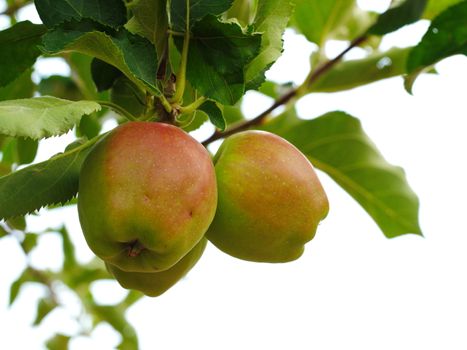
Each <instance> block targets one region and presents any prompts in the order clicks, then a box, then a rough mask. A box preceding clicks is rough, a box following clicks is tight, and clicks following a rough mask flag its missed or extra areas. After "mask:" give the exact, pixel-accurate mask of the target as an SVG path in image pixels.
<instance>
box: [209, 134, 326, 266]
mask: <svg viewBox="0 0 467 350" xmlns="http://www.w3.org/2000/svg"><path fill="white" fill-rule="evenodd" d="M214 163H215V169H216V176H217V189H218V206H217V212H216V216H215V218H214V220H213V222H212V224H211V226H210V228H209V230H208V233H207V237H208V239H209V240H210V241H211V242H212V243H214V245H216V246H217V247H218V248H219V249H221V250H222V251H224V252H226V253H228V254H230V255H232V256H234V257H237V258H240V259H244V260H249V261H257V262H287V261H292V260H295V259H297V258H298V257H300V256H301V255H302V253H303V251H304V245H305V243H307V242H308V241H310V240H311V239H312V238H313V237H314V235H315V232H316V229H317V226H318V224H319V222H320V221H321V220H322V219H323V218H325V217H326V215H327V213H328V210H329V204H328V199H327V197H326V194H325V192H324V190H323V187H322V186H321V183H320V181H319V179H318V177H317V176H316V173H315V171H314V169H313V166H312V165H311V163H310V162H309V161H308V159H307V158H306V157H305V156H304V155H303V154H302V153H301V152H300V151H299V150H298V149H297V148H296V147H295V146H293V145H292V144H291V143H289V142H288V141H286V140H284V139H283V138H281V137H279V136H277V135H274V134H271V133H269V132H264V131H245V132H241V133H238V134H235V135H233V136H230V137H228V138H227V139H226V140H225V141H224V143H223V144H222V145H221V147H220V149H219V151H218V152H217V154H216V156H215V158H214Z"/></svg>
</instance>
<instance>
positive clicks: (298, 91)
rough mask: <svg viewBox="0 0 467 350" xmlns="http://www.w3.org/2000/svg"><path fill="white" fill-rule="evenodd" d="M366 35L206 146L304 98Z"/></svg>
mask: <svg viewBox="0 0 467 350" xmlns="http://www.w3.org/2000/svg"><path fill="white" fill-rule="evenodd" d="M367 38H368V37H367V36H366V35H362V36H359V37H358V38H356V39H354V40H353V41H352V42H351V43H350V45H349V46H348V47H347V48H346V49H345V50H344V51H342V52H341V53H340V54H339V55H337V56H336V57H334V58H333V59H332V60H329V61H327V62H325V63H323V64H322V65H320V66H318V67H317V68H316V70H312V71H311V72H310V74H308V76H307V78H306V79H305V81H304V82H303V84H302V85H300V86H299V87H297V88H295V89H293V90H291V91H289V92H288V93H286V94H285V95H283V96H281V97H279V98H278V99H277V100H276V101H275V102H274V103H273V104H272V105H271V107H269V108H268V109H266V110H265V111H264V112H262V113H261V114H259V115H258V116H256V117H255V118H253V119H251V120H247V121H244V122H241V123H238V124H237V125H234V126H232V127H231V128H230V129H227V130H225V131H223V132H220V131H215V132H214V134H212V135H211V136H210V137H209V138H208V139H206V140H205V141H204V142H203V145H204V146H207V145H209V144H210V143H211V142H214V141H216V140H219V139H221V138H224V137H227V136H230V135H233V134H236V133H238V132H240V131H243V130H246V129H249V128H250V127H252V126H255V125H259V124H261V123H262V122H263V120H264V119H265V118H266V117H267V116H268V115H269V114H270V113H271V112H273V111H274V110H275V109H276V108H278V107H280V106H282V105H285V104H287V103H288V102H289V101H290V100H292V99H293V98H295V97H299V96H302V95H303V94H304V93H305V92H306V91H307V90H309V89H310V87H311V85H313V83H314V82H315V81H316V80H318V78H319V77H321V76H322V75H323V74H324V73H326V72H327V71H328V70H330V69H331V68H332V67H334V66H335V65H336V64H337V63H338V62H339V61H340V60H341V59H342V57H344V55H345V54H346V53H347V52H349V51H350V50H352V49H353V48H354V47H356V46H358V45H360V44H361V43H363V42H364V41H365V40H367Z"/></svg>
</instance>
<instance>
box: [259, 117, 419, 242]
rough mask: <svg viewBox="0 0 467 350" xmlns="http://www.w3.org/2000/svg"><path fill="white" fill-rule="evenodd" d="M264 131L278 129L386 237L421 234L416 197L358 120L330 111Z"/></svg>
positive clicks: (398, 169) (402, 176) (294, 119)
mask: <svg viewBox="0 0 467 350" xmlns="http://www.w3.org/2000/svg"><path fill="white" fill-rule="evenodd" d="M267 129H268V130H269V131H273V132H274V131H275V130H274V129H279V130H278V134H279V135H280V136H282V137H284V138H286V139H287V140H289V141H290V142H291V143H292V144H294V145H295V146H296V147H297V148H298V149H300V150H301V151H302V152H303V153H304V154H305V155H306V156H307V157H308V159H309V160H310V161H311V163H312V164H313V165H314V166H316V167H317V168H318V169H320V170H322V171H324V172H326V173H327V174H328V175H329V176H331V177H332V178H333V179H334V181H336V182H337V183H338V184H339V185H340V186H341V187H342V188H343V189H344V190H346V191H347V192H348V193H349V194H350V195H351V196H352V197H353V198H354V199H355V200H356V201H357V202H358V203H359V204H360V205H361V206H362V207H363V208H364V209H365V210H366V211H367V212H368V214H370V216H371V217H372V218H373V220H375V222H376V223H377V224H378V226H379V227H380V228H381V230H382V231H383V233H384V234H385V235H386V236H387V237H388V238H391V237H396V236H399V235H403V234H406V233H414V234H420V235H421V230H420V227H419V224H418V209H419V202H418V198H417V196H416V195H415V193H414V192H413V191H412V190H411V188H410V187H409V184H408V183H407V179H406V177H405V174H404V171H403V170H402V169H401V168H399V167H396V166H393V165H391V164H389V163H388V162H387V161H386V160H385V159H384V158H383V156H382V155H381V154H380V152H379V151H378V150H377V148H376V146H375V145H374V144H373V143H372V142H371V140H370V139H369V138H368V136H367V135H366V134H365V132H364V131H363V129H362V126H361V124H360V121H359V120H358V119H356V118H354V117H351V116H350V115H348V114H346V113H344V112H331V113H327V114H325V115H323V116H321V117H318V118H316V119H312V120H298V119H296V118H293V120H292V126H291V127H289V128H288V129H287V128H284V127H283V126H282V128H277V127H276V128H274V127H269V128H267Z"/></svg>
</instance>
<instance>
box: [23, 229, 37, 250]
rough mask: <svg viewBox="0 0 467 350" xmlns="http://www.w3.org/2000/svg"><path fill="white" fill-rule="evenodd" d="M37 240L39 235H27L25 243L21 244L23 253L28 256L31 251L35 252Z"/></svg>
mask: <svg viewBox="0 0 467 350" xmlns="http://www.w3.org/2000/svg"><path fill="white" fill-rule="evenodd" d="M37 238H38V235H36V234H35V233H26V235H25V236H24V239H23V241H22V242H21V247H22V248H23V251H24V252H25V253H26V254H28V253H29V252H30V251H31V250H33V249H34V248H35V247H36V245H37Z"/></svg>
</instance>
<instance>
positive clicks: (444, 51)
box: [407, 1, 467, 73]
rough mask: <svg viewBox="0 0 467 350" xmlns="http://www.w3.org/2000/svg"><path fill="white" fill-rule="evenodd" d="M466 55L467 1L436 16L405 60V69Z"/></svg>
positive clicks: (412, 69)
mask: <svg viewBox="0 0 467 350" xmlns="http://www.w3.org/2000/svg"><path fill="white" fill-rule="evenodd" d="M456 54H464V55H467V1H463V2H461V3H459V4H457V5H454V6H452V7H450V8H448V9H447V10H446V11H444V12H443V13H441V14H440V15H439V16H438V17H436V18H435V19H434V20H433V22H432V23H431V25H430V28H428V31H427V32H426V34H425V35H424V36H423V38H422V40H421V41H420V43H419V44H418V45H417V46H415V47H414V48H413V49H412V51H411V52H410V54H409V58H408V60H407V71H408V72H409V73H412V72H414V71H416V70H417V69H420V68H424V67H427V66H431V65H433V64H435V63H436V62H438V61H440V60H442V59H443V58H446V57H449V56H452V55H456Z"/></svg>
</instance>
